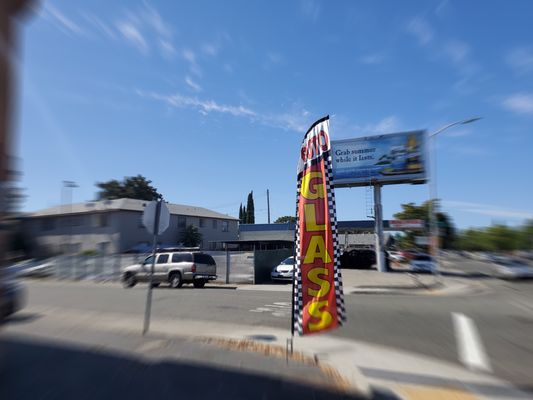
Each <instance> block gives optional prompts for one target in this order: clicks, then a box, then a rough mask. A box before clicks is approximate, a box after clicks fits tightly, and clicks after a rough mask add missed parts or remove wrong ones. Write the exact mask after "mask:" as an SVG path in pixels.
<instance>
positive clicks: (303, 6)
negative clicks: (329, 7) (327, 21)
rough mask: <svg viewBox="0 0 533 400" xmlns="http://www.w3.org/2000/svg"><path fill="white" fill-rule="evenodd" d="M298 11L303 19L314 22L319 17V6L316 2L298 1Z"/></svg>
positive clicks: (311, 0)
mask: <svg viewBox="0 0 533 400" xmlns="http://www.w3.org/2000/svg"><path fill="white" fill-rule="evenodd" d="M300 10H301V12H302V14H303V16H304V17H306V18H308V19H310V20H311V21H316V20H317V19H318V17H319V15H320V4H319V3H318V1H316V0H300Z"/></svg>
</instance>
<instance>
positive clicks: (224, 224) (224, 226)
mask: <svg viewBox="0 0 533 400" xmlns="http://www.w3.org/2000/svg"><path fill="white" fill-rule="evenodd" d="M222 232H229V224H228V221H222Z"/></svg>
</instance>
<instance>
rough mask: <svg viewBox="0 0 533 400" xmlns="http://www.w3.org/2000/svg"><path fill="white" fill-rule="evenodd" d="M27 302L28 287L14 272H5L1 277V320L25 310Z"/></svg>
mask: <svg viewBox="0 0 533 400" xmlns="http://www.w3.org/2000/svg"><path fill="white" fill-rule="evenodd" d="M25 301H26V286H25V285H24V284H23V283H22V282H20V281H18V280H17V279H16V276H15V274H13V273H12V272H8V271H3V273H2V275H1V276H0V320H3V319H4V318H7V317H9V316H10V315H11V314H13V313H15V312H17V311H18V310H20V309H21V308H23V307H24V303H25Z"/></svg>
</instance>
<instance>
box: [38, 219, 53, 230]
mask: <svg viewBox="0 0 533 400" xmlns="http://www.w3.org/2000/svg"><path fill="white" fill-rule="evenodd" d="M55 222H56V221H55V220H54V219H53V218H45V219H43V221H42V225H41V228H42V230H43V231H53V230H54V229H55V227H56V224H55Z"/></svg>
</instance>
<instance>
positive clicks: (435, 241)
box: [429, 117, 482, 269]
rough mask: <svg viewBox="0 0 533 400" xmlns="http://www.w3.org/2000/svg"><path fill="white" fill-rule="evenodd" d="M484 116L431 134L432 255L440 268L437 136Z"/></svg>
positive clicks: (459, 122) (454, 124) (430, 225)
mask: <svg viewBox="0 0 533 400" xmlns="http://www.w3.org/2000/svg"><path fill="white" fill-rule="evenodd" d="M481 118H482V117H472V118H467V119H464V120H461V121H457V122H452V123H451V124H448V125H444V126H443V127H442V128H440V129H437V130H436V131H435V132H433V133H430V134H429V140H430V161H432V162H431V166H430V179H429V230H430V237H431V253H432V254H431V255H432V256H433V259H434V261H435V266H436V267H437V269H438V261H437V254H438V251H439V227H438V225H437V215H436V209H435V208H436V207H434V202H436V201H437V152H436V144H435V142H436V137H437V135H438V134H439V133H441V132H443V131H445V130H446V129H449V128H452V127H454V126H457V125H466V124H471V123H472V122H476V121H479V120H480V119H481Z"/></svg>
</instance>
